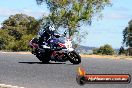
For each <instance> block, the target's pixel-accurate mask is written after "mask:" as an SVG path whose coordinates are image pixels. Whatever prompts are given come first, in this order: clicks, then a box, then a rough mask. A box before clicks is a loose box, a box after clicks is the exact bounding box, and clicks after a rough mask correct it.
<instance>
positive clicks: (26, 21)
mask: <svg viewBox="0 0 132 88" xmlns="http://www.w3.org/2000/svg"><path fill="white" fill-rule="evenodd" d="M39 27H40V20H36V19H35V18H34V17H31V16H28V15H25V14H15V15H11V16H10V17H9V18H8V19H7V20H5V21H3V23H2V27H1V29H0V49H6V50H12V51H24V50H30V47H29V45H28V43H29V41H30V40H31V39H32V38H33V37H34V36H36V33H37V32H38V29H39Z"/></svg>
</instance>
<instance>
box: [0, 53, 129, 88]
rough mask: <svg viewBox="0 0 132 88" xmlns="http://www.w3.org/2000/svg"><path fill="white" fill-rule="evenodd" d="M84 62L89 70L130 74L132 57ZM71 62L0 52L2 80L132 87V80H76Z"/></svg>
mask: <svg viewBox="0 0 132 88" xmlns="http://www.w3.org/2000/svg"><path fill="white" fill-rule="evenodd" d="M81 66H82V67H83V68H84V69H85V70H86V72H87V73H89V74H121V73H124V74H130V75H132V60H123V59H121V60H112V59H96V58H95V59H94V58H89V59H82V63H81ZM78 67H79V65H72V64H71V63H70V62H66V63H58V62H51V63H50V64H42V63H41V62H40V61H39V60H38V59H37V58H36V57H35V56H34V55H31V54H9V53H8V54H7V53H1V52H0V84H1V83H4V84H10V85H17V86H21V87H25V88H132V83H130V84H86V85H84V86H80V85H78V84H77V82H76V74H77V68H78Z"/></svg>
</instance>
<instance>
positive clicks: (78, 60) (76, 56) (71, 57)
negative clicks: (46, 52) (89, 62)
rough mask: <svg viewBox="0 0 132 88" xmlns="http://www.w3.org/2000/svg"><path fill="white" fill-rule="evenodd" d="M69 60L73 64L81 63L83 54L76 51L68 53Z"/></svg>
mask: <svg viewBox="0 0 132 88" xmlns="http://www.w3.org/2000/svg"><path fill="white" fill-rule="evenodd" d="M68 57H69V61H70V62H71V63H73V64H80V63H81V56H80V55H79V54H77V53H76V52H75V51H72V52H70V53H68Z"/></svg>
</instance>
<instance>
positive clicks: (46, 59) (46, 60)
mask: <svg viewBox="0 0 132 88" xmlns="http://www.w3.org/2000/svg"><path fill="white" fill-rule="evenodd" d="M36 57H37V58H38V59H39V60H40V61H42V63H49V61H50V55H49V54H45V53H38V54H37V55H36Z"/></svg>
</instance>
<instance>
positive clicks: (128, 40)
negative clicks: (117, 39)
mask: <svg viewBox="0 0 132 88" xmlns="http://www.w3.org/2000/svg"><path fill="white" fill-rule="evenodd" d="M123 44H125V45H126V46H127V47H132V20H130V21H129V22H128V27H126V28H125V29H124V30H123Z"/></svg>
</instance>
